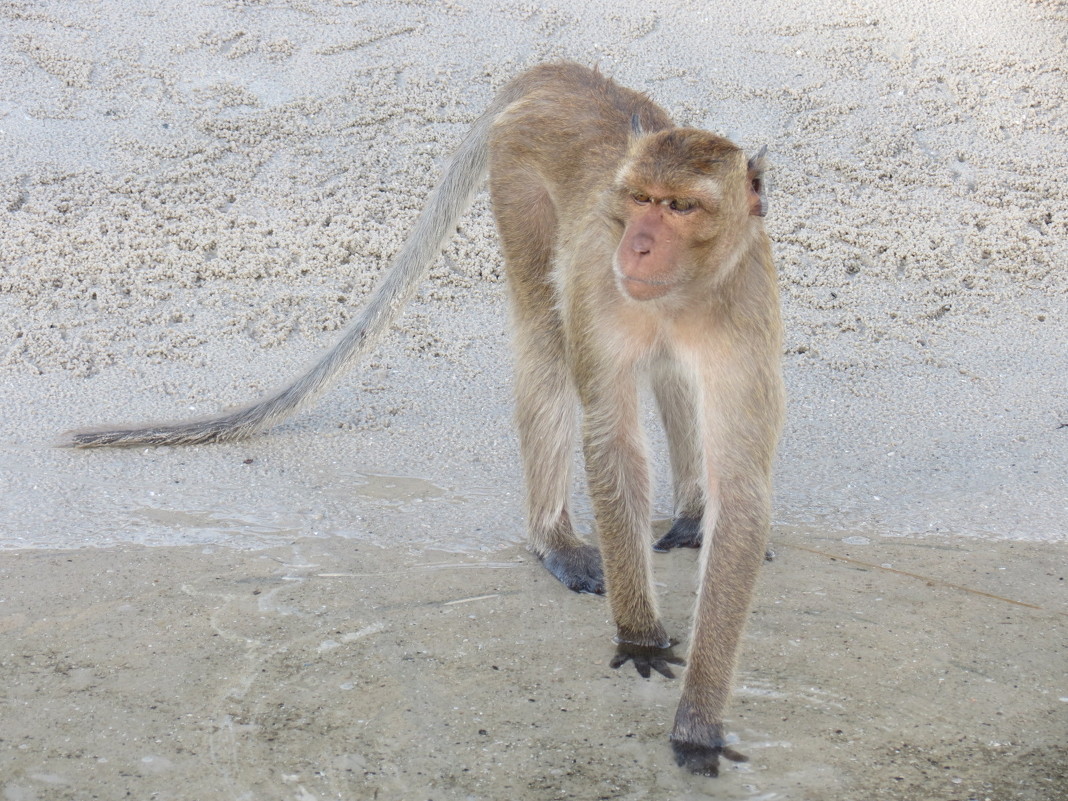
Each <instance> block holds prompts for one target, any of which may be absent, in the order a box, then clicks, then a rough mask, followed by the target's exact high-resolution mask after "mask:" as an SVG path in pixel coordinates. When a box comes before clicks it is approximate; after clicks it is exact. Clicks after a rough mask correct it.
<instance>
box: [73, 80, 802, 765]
mask: <svg viewBox="0 0 1068 801" xmlns="http://www.w3.org/2000/svg"><path fill="white" fill-rule="evenodd" d="M487 162H488V168H489V176H490V182H489V183H490V193H491V196H492V199H493V208H494V214H495V216H496V220H497V225H498V230H499V232H500V240H501V247H502V249H503V251H504V256H505V261H506V263H507V274H508V286H509V292H510V297H511V303H512V309H513V318H514V336H515V350H516V353H517V366H516V421H517V425H518V429H519V437H520V447H521V452H522V457H523V465H524V473H525V479H526V486H527V507H528V515H529V527H530V547H531V549H532V550H533V551H534V553H536V554H537V555H538V556H539V557H540V558H541V559H542V560H543V562H544V563H545V565H546V567H548V568H549V569H550V570H551V571H552V572H553V573H554V575H556V576H557V577H558V578H559V579H560V580H561V581H562V582H564V584H565V585H567V586H568V587H570V588H572V589H575V590H579V591H587V592H603V591H604V590H605V588H606V587H607V593H608V598H609V602H610V604H611V609H612V615H613V618H614V620H615V624H616V643H617V654H616V657H615V658H614V659H613V662H612V664H613V666H619V665H621V664H623V663H624V662H626V661H630V660H633V661H634V663H635V665H636V667H637V668H638V670H639V671H640V672H642V674H643V675H648V674H649V672H650V669H656V670H659V671H660V672H662V673H664V674H665V675H671V670H670V667H669V665H671V664H678V663H680V662H681V660H679V659H678V658H677V657H675V656H674V654H673V652H672V650H671V641H670V640H669V638H668V635H667V632H666V630H665V628H664V626H663V624H662V622H661V620H660V616H659V613H658V611H657V605H656V598H655V593H654V590H653V583H652V569H651V558H650V515H651V508H650V481H649V475H648V465H647V456H646V444H645V438H644V433H643V432H642V430H641V426H640V425H639V419H638V418H639V409H638V397H639V388H640V385H641V382H642V381H645V380H651V381H652V382H653V386H654V391H655V394H656V397H657V402H658V405H659V407H660V412H661V416H662V419H663V420H664V424H665V428H666V430H667V432H668V439H669V445H670V449H671V464H672V469H673V472H674V486H675V512H676V523H675V526H674V527H673V529H672V531H671V532H669V534H668V535H667V536H665V537H664V538H663V539H661V540H660V542H659V543H658V544H657V547H658V549H667V548H671V547H678V546H683V545H687V546H697V545H700V544H701V543H702V542H703V543H704V545H703V553H702V559H701V579H700V590H699V594H698V602H697V608H696V610H695V614H694V626H693V632H692V636H691V640H690V649H689V665H688V667H687V669H686V673H685V677H684V679H683V687H682V699H681V702H680V704H679V708H678V712H677V714H676V718H675V725H674V728H673V730H672V733H671V740H672V744H673V747H674V750H675V755H676V758H677V760H678V761H679V763H680V764H684V765H685V766H686V767H687V768H689V769H690V770H693V771H694V772H698V773H705V774H709V775H715V773H716V770H717V764H718V758H719V756H720V755H723V756H725V757H727V758H730V759H739V758H742V757H741V755H739V754H737V753H735V752H733V751H731V750H730V749H729V748H727V747H726V746H725V744H724V732H723V715H724V710H725V708H726V704H727V700H728V696H729V694H730V687H731V682H732V674H733V669H734V662H735V658H736V654H737V651H738V645H739V641H740V638H741V633H742V629H743V626H744V622H745V617H746V614H747V609H748V605H749V600H750V596H751V594H752V590H753V585H754V583H755V580H756V575H757V572H758V568H759V566H760V563H761V561H762V559H763V556H764V552H765V544H766V540H767V535H768V527H769V515H770V495H771V462H772V458H773V454H774V449H775V445H776V441H777V438H778V433H779V428H780V425H781V417H782V406H783V391H782V380H781V376H780V368H779V353H780V347H781V346H780V338H781V332H780V322H779V305H778V296H777V288H776V282H775V273H774V269H773V266H772V261H771V253H770V247H769V243H768V239H767V236H766V235H765V233H764V228H763V222H762V219H761V217H762V216H763V214H764V210H765V207H764V202H763V193H762V191H761V170H762V164H761V160H760V159H759V157H758V159H756V160H754V161H749V162H747V161H746V159H745V157H744V155H743V154H742V152H741V150H739V149H738V148H737V147H736V146H735V145H733V144H732V143H730V142H729V141H727V140H725V139H723V138H721V137H718V136H715V135H713V134H710V133H707V132H704V131H698V130H693V129H687V128H677V127H675V126H674V125H673V124H672V122H671V120H670V119H669V117H668V116H667V115H666V114H665V113H664V112H663V111H662V110H661V109H660V108H659V107H658V106H656V105H655V104H654V103H652V101H650V100H649V99H648V98H647V97H645V96H644V95H642V94H639V93H637V92H633V91H631V90H629V89H624V88H622V87H620V86H618V85H617V84H615V83H613V82H612V81H611V80H609V79H607V78H605V77H604V76H602V75H600V74H599V73H597V72H596V71H591V70H588V69H586V68H584V67H581V66H578V65H576V64H548V65H543V66H540V67H537V68H535V69H533V70H530V71H529V72H527V73H525V74H524V75H521V76H520V77H518V78H517V79H516V80H515V81H513V82H512V83H511V84H509V85H508V86H507V87H506V88H505V89H504V90H503V91H502V92H501V94H500V95H499V96H498V97H497V98H496V99H495V100H494V102H493V104H492V105H491V107H490V109H489V110H488V111H487V112H486V114H484V115H483V116H482V117H481V118H480V119H479V121H478V122H476V124H475V126H474V128H473V129H472V132H471V133H470V134H469V135H468V136H467V138H466V139H465V140H464V142H463V144H462V145H461V146H460V149H459V150H458V152H457V155H456V156H455V157H454V159H453V161H452V162H451V164H450V166H449V167H448V168H447V169H446V172H445V175H444V178H443V179H442V182H441V184H439V186H438V187H437V188H436V189H435V191H434V194H433V195H432V197H431V199H430V201H429V202H428V204H427V207H426V209H425V210H424V212H423V213H422V214H421V216H420V218H419V220H418V221H417V223H416V227H415V230H414V231H413V233H412V234H411V235H410V236H409V239H408V240H407V242H406V243H405V246H404V248H403V249H402V252H401V253H400V254H399V255H398V258H397V262H396V264H397V266H396V267H395V268H394V269H393V270H392V271H391V273H390V274H389V276H388V277H387V278H386V279H385V282H384V284H383V286H382V287H381V288H380V289H378V290H377V291H376V293H375V294H374V296H373V297H372V299H371V301H370V303H369V305H368V308H367V310H365V311H364V312H363V313H362V314H361V316H360V318H359V319H358V320H357V321H356V322H355V323H354V324H353V326H352V327H351V328H350V329H349V330H348V331H347V332H346V334H345V335H344V336H343V338H342V341H341V342H340V343H339V344H338V345H337V346H336V347H335V348H334V349H333V350H332V351H331V352H330V353H328V354H327V355H326V356H325V357H323V359H322V360H320V362H319V363H317V364H316V365H315V366H313V367H312V368H311V369H310V370H309V371H308V373H306V374H305V375H304V376H302V377H301V378H300V379H298V380H297V381H296V382H294V384H292V385H291V386H289V387H286V388H285V389H283V390H281V391H280V392H279V393H276V394H275V395H273V396H270V397H268V398H265V399H264V400H262V401H259V402H257V403H254V404H252V405H250V406H248V407H245V408H243V409H239V410H237V411H235V412H227V413H223V414H220V415H217V416H215V417H213V418H209V419H207V420H202V421H193V422H179V423H165V424H158V425H151V426H140V427H122V428H119V429H105V430H100V431H82V432H74V433H73V434H71V435H70V438H69V439H68V441H67V444H69V445H73V446H81V447H87V446H96V445H126V444H162V443H169V444H180V443H183V442H203V441H212V440H226V439H235V438H238V437H240V436H244V435H247V434H248V433H251V432H252V431H255V430H258V429H262V428H264V427H267V426H269V425H271V424H272V423H274V422H276V421H277V420H279V419H281V418H282V417H285V416H287V415H288V414H290V413H292V412H293V411H294V410H295V409H297V408H299V407H300V406H302V405H304V404H306V403H307V402H309V400H310V399H312V398H314V397H315V396H316V395H317V394H318V393H320V392H321V391H322V390H323V389H324V388H325V387H326V386H327V385H328V384H329V383H330V381H331V380H332V379H333V378H334V377H335V376H336V375H337V374H339V373H340V372H341V371H342V370H343V369H346V368H347V367H348V366H349V365H351V363H352V362H353V361H354V360H356V359H357V358H358V357H359V356H360V354H362V353H363V352H364V351H365V350H366V348H367V347H368V346H369V345H370V344H371V343H372V342H373V341H374V339H375V338H376V337H377V336H378V335H379V334H380V332H382V331H383V330H384V329H385V327H386V326H387V325H388V323H389V321H390V320H391V319H392V317H393V315H395V314H396V313H397V311H398V310H399V308H400V306H401V305H402V304H403V302H404V301H405V300H406V299H407V297H409V296H410V295H411V293H412V292H413V291H414V287H415V285H416V284H417V283H418V280H419V279H420V278H421V277H422V276H423V275H424V274H425V272H426V269H427V267H428V265H429V262H430V260H431V259H432V258H433V256H434V255H436V253H437V252H438V251H439V250H440V247H441V245H442V243H443V242H444V240H445V239H446V238H447V236H448V234H449V233H450V231H451V230H452V229H453V228H454V227H455V223H456V220H457V219H458V217H459V216H460V214H461V213H462V212H463V210H464V209H465V208H466V206H467V205H468V204H469V202H470V198H471V196H472V195H473V193H474V191H475V189H476V188H477V185H478V182H479V180H480V179H481V176H482V174H483V172H484V170H485V169H486V165H487ZM576 401H577V402H578V403H579V404H581V408H582V425H581V435H582V442H583V451H584V454H585V460H586V472H587V479H588V484H589V490H590V494H591V497H592V500H593V508H594V513H595V519H596V528H597V537H598V539H599V541H600V546H601V554H603V573H602V561H601V557H600V556H599V555H598V552H597V550H596V549H595V548H593V547H592V546H589V545H586V544H585V543H583V542H582V541H581V540H580V539H579V538H578V537H577V536H576V535H575V532H574V530H573V528H572V523H571V516H570V513H569V511H568V490H569V487H570V475H569V470H570V462H571V449H572V446H573V441H574V437H575V435H576V433H577V431H576V430H577V426H576V420H575V414H574V410H575V404H576Z"/></svg>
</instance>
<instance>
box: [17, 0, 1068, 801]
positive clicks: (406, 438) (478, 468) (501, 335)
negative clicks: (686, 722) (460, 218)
mask: <svg viewBox="0 0 1068 801" xmlns="http://www.w3.org/2000/svg"><path fill="white" fill-rule="evenodd" d="M1066 31H1068V16H1066V12H1065V6H1064V4H1063V3H1059V2H1033V3H1016V2H1009V1H1008V0H990V1H985V0H980V2H974V1H972V2H966V3H965V2H962V1H961V0H950V1H948V2H936V3H931V4H927V5H926V6H924V7H923V8H922V9H920V8H912V7H911V5H909V4H900V3H869V4H865V5H860V4H852V5H846V6H842V5H841V4H829V3H824V2H819V3H815V2H812V3H802V4H798V3H779V2H768V3H762V4H760V6H759V7H752V8H751V7H741V6H739V7H727V6H724V7H722V8H719V7H717V8H716V9H715V10H714V11H712V10H710V6H709V5H708V4H707V3H686V2H680V3H674V4H671V5H665V6H663V7H656V8H654V7H651V6H650V5H649V4H647V3H631V2H622V3H620V2H613V3H599V2H595V3H592V4H591V3H587V4H586V5H585V6H583V7H582V9H581V10H578V9H577V8H576V9H572V8H571V6H570V5H568V4H562V3H561V4H553V3H538V4H532V3H531V4H518V5H501V4H494V3H489V2H483V0H471V1H469V2H463V3H448V2H442V3H390V2H344V1H343V0H336V1H334V0H300V2H292V3H289V2H281V3H274V4H265V3H259V2H226V3H201V2H193V3H188V2H187V3H177V2H157V3H144V4H142V3H136V2H121V3H120V2H117V0H109V1H106V2H94V3H88V2H58V0H57V1H53V0H40V2H34V3H29V4H19V3H10V4H7V5H0V499H2V503H0V686H2V687H4V694H3V698H2V700H0V795H2V797H3V798H4V799H5V801H8V799H12V800H14V801H24V800H26V801H29V800H33V799H79V800H80V799H85V798H93V797H97V798H106V799H112V798H119V797H125V796H126V795H127V794H129V796H130V797H135V798H149V797H157V798H176V799H178V798H181V799H187V798H198V799H212V798H219V799H230V798H250V799H251V798H255V799H268V798H296V799H300V800H301V801H308V800H309V799H313V798H314V799H325V798H337V797H340V798H361V799H362V798H376V797H377V798H403V799H408V798H411V799H421V800H422V799H431V798H432V799H438V801H440V799H452V798H456V799H467V798H477V799H501V798H517V799H524V801H525V800H526V799H530V800H531V801H540V800H541V799H555V798H635V799H637V798H651V797H671V798H683V799H685V798H689V797H694V798H697V797H701V798H704V797H708V795H709V794H713V795H714V796H716V797H720V796H722V797H724V798H735V797H737V798H767V799H771V798H776V799H790V800H791V801H793V799H809V798H811V799H821V801H823V800H827V801H837V800H841V801H852V800H853V799H865V800H867V799H884V798H885V799H913V798H924V799H928V798H929V799H946V800H947V801H950V800H952V801H958V800H959V801H967V800H969V799H973V798H974V799H987V798H989V799H991V801H1002V799H1027V800H1029V801H1060V799H1062V798H1064V797H1065V796H1066V795H1068V789H1066V771H1065V767H1064V766H1065V764H1066V763H1068V759H1066V754H1065V743H1066V742H1068V701H1066V700H1065V699H1066V698H1068V683H1066V681H1065V669H1064V667H1065V665H1066V664H1068V659H1066V656H1068V654H1066V653H1065V648H1066V642H1068V638H1066V637H1065V611H1066V610H1065V604H1066V600H1065V599H1066V591H1065V587H1064V576H1065V575H1066V573H1068V570H1066V561H1068V529H1066V527H1065V524H1064V520H1066V519H1068V389H1066V384H1065V375H1066V374H1068V356H1066V351H1065V343H1066V342H1068V270H1065V269H1064V267H1065V265H1066V264H1068V215H1066V213H1065V209H1068V180H1065V179H1066V177H1068V153H1066V150H1065V147H1064V143H1065V142H1066V141H1068V117H1066V115H1065V111H1064V109H1066V108H1068V80H1066V79H1065V78H1066V76H1068V56H1066V55H1065V53H1066V50H1065V44H1066V41H1068V40H1066V36H1068V34H1066ZM558 58H570V59H575V60H578V61H581V62H583V63H587V64H594V63H596V64H599V65H600V67H601V68H602V69H603V70H604V71H605V72H607V73H609V74H611V75H613V76H615V77H617V78H618V79H619V80H620V81H621V82H623V83H625V84H627V85H629V86H634V87H636V88H640V89H643V90H646V91H648V92H649V93H650V94H651V95H652V96H653V97H654V99H656V100H657V101H658V102H660V103H661V104H662V105H663V106H664V107H665V108H666V109H668V110H669V111H670V112H671V113H672V114H674V115H675V117H676V119H677V120H678V121H679V122H680V123H684V124H688V125H696V126H700V127H704V128H709V129H711V130H715V131H717V132H720V133H723V134H726V135H728V136H730V137H732V138H733V139H735V140H736V141H737V142H738V143H739V144H741V145H742V146H743V147H745V148H746V149H748V150H756V149H758V148H759V147H761V146H762V145H765V144H766V145H768V147H769V152H770V156H771V160H772V164H773V171H772V174H771V176H770V191H769V201H770V213H769V216H768V217H767V220H766V222H767V226H768V230H769V233H770V234H771V237H772V239H773V241H774V248H775V258H776V263H777V265H778V268H779V271H780V278H781V280H780V285H781V288H782V297H783V310H784V322H785V326H786V343H785V349H784V350H785V352H784V355H783V358H784V366H785V373H786V380H787V386H788V393H789V413H788V421H787V426H786V431H785V434H784V438H783V442H782V447H781V449H780V455H779V460H778V465H777V468H776V488H777V489H776V499H775V525H774V532H773V539H774V541H775V543H776V547H777V550H778V552H779V557H778V559H777V560H776V561H775V562H773V563H771V564H769V565H767V566H766V568H765V570H764V575H763V578H762V580H761V584H760V587H759V589H758V593H757V597H756V598H755V601H754V606H753V614H752V617H751V625H750V627H749V631H748V634H747V639H746V642H745V646H744V649H743V652H742V656H741V660H742V661H741V665H740V673H739V681H738V690H737V693H736V697H735V701H734V706H733V708H732V711H731V717H730V726H731V729H732V731H734V732H735V733H736V735H737V736H738V737H739V744H738V747H739V748H740V750H742V751H744V752H747V753H749V754H750V756H751V757H752V761H751V762H749V763H748V764H746V765H743V766H740V767H738V768H737V769H732V770H730V771H727V772H725V775H724V776H722V777H721V778H720V779H718V780H716V781H714V782H711V781H709V780H704V779H696V778H692V777H689V776H686V775H684V774H682V773H681V772H680V771H678V770H677V769H676V768H675V767H674V766H673V765H672V764H671V759H670V754H669V750H668V746H667V742H666V732H667V730H668V726H669V724H670V720H671V715H672V713H673V710H674V706H675V704H676V702H677V697H678V696H677V693H678V688H677V684H676V683H672V682H668V681H665V680H661V679H655V680H649V681H643V680H641V679H640V678H638V677H637V676H635V675H627V674H625V673H615V672H613V671H611V670H610V669H609V668H608V667H607V664H606V663H607V659H608V655H609V654H608V652H609V650H610V648H611V646H610V640H609V637H610V633H611V627H610V625H609V622H608V611H607V607H606V605H605V604H604V602H603V601H601V600H598V599H594V598H586V597H578V596H572V595H569V594H568V593H566V592H565V591H564V590H562V589H561V588H560V587H558V586H557V585H556V584H555V583H554V582H553V580H551V579H550V578H549V577H548V576H547V574H545V573H544V571H543V570H542V569H541V567H540V566H539V565H537V564H536V562H535V561H534V560H533V559H532V558H531V557H530V556H529V554H527V553H526V552H525V551H524V550H523V548H522V543H523V539H524V533H523V529H524V521H523V510H522V494H521V493H522V489H521V486H520V477H519V468H518V456H517V452H516V444H515V437H514V433H513V430H512V426H511V410H510V395H511V368H510V354H509V351H508V332H507V310H506V308H505V299H504V291H503V287H502V286H501V283H502V272H501V271H502V264H501V259H500V255H499V252H498V249H497V244H496V236H495V233H494V228H493V223H492V219H491V216H490V213H489V207H488V203H487V201H486V198H485V197H484V196H483V197H482V198H480V199H479V201H478V202H477V203H476V205H475V207H474V208H473V209H472V211H471V213H470V214H469V215H468V216H467V217H466V218H465V220H464V222H463V223H462V225H461V226H460V229H459V231H458V233H457V236H456V238H455V239H454V241H453V242H452V243H451V244H450V245H449V247H448V248H447V249H446V252H445V253H444V255H443V256H442V258H441V259H439V260H438V261H437V262H436V263H435V265H434V267H433V268H432V271H431V275H430V278H429V279H428V281H427V282H426V283H425V285H424V287H423V288H422V290H421V292H420V295H419V297H418V298H417V299H416V300H415V301H414V302H413V304H412V305H411V306H410V308H409V309H408V310H407V311H406V313H405V314H404V315H403V316H402V317H401V318H400V320H399V321H398V322H397V324H396V325H395V326H394V329H393V331H392V332H391V333H390V335H389V336H388V337H387V338H386V339H385V340H384V341H383V342H382V343H381V344H380V346H379V347H378V348H377V349H376V350H375V352H374V353H373V354H371V356H370V357H369V358H368V359H367V362H366V364H365V365H363V366H362V367H361V368H360V369H358V370H356V371H354V373H353V374H352V375H351V376H350V377H348V378H347V379H345V380H344V381H342V382H341V384H339V386H338V388H337V390H336V391H333V392H331V393H329V394H328V395H327V396H326V397H324V398H323V399H322V400H321V401H320V402H319V403H318V404H316V406H315V407H314V408H312V409H310V410H309V411H307V412H306V413H304V414H302V415H300V416H298V417H296V418H294V419H293V420H291V421H289V422H287V423H285V424H284V425H282V426H280V427H279V428H278V429H276V430H274V431H272V432H270V433H269V434H267V435H265V436H261V437H258V438H256V439H254V440H250V441H249V442H247V443H241V444H237V445H230V446H218V447H202V448H189V449H166V448H164V449H156V450H149V451H116V452H106V451H105V452H98V453H71V452H68V451H63V450H57V449H55V448H52V447H51V443H52V442H53V441H54V438H55V436H56V435H57V434H58V432H60V431H62V430H64V429H67V428H71V427H75V426H83V425H91V424H97V423H104V422H110V421H115V422H120V421H130V420H143V419H158V418H169V417H181V416H189V415H195V414H202V413H209V412H212V411H215V410H217V409H219V408H220V407H223V406H227V405H232V404H236V403H241V402H244V401H247V400H249V399H250V398H252V397H254V396H256V395H258V394H260V393H262V392H265V391H267V390H269V389H270V388H272V387H274V386H277V385H279V384H280V383H283V382H284V381H286V380H287V379H289V378H291V377H292V376H293V375H295V374H296V372H297V371H298V370H299V369H300V368H301V367H302V366H304V365H305V364H307V363H308V362H309V361H310V360H311V359H313V358H314V357H315V356H316V355H317V354H318V353H320V352H321V351H322V350H323V349H324V348H326V347H328V346H329V345H330V344H331V343H332V342H333V340H334V338H335V337H336V336H337V334H338V331H339V330H340V329H341V328H342V327H343V326H344V325H345V324H346V323H347V321H349V320H350V319H352V317H353V316H354V314H355V311H356V309H357V308H359V306H360V304H361V303H362V302H363V298H364V297H365V296H366V294H367V292H369V291H370V289H371V288H372V287H373V286H374V284H375V281H376V280H377V279H378V277H379V276H380V274H381V272H382V271H383V270H384V269H385V268H386V267H387V266H388V264H389V260H390V258H391V257H392V254H393V253H395V252H396V250H397V248H398V247H399V245H400V243H401V241H402V238H403V235H404V232H405V231H406V229H407V226H408V225H409V224H410V222H411V220H412V219H413V217H414V215H415V214H416V213H417V211H418V209H419V208H420V207H421V205H422V203H423V201H424V199H425V197H426V195H427V193H428V191H429V190H430V188H431V186H432V184H433V182H434V180H435V177H436V175H437V171H438V169H439V167H440V166H441V164H442V162H443V160H444V159H445V158H446V157H447V155H448V154H449V152H450V151H451V150H452V148H453V147H454V146H455V145H456V143H457V142H458V141H459V139H460V137H461V136H462V135H463V133H464V132H465V130H466V129H467V127H468V126H469V125H470V123H471V122H472V120H474V119H475V117H476V116H477V115H478V114H479V113H480V112H481V110H482V109H483V108H484V107H485V105H486V103H487V102H488V101H489V99H490V97H491V96H492V94H493V92H494V91H495V90H496V89H497V88H499V87H500V86H501V85H502V84H503V83H505V82H506V81H507V80H509V79H510V78H511V77H513V76H514V75H515V74H516V73H518V72H519V71H521V70H522V69H524V68H526V67H529V66H531V65H533V64H535V63H538V62H540V61H544V60H547V59H558ZM648 422H649V424H650V430H651V433H652V446H653V462H654V468H655V472H656V484H655V500H654V508H655V514H656V516H657V517H658V518H663V517H666V516H667V515H668V514H669V513H670V488H669V485H668V479H667V469H666V461H667V460H666V457H665V454H664V449H663V443H662V441H661V439H660V435H659V433H658V432H657V429H656V426H655V420H654V416H653V415H652V414H651V413H650V414H649V415H648ZM576 466H577V454H576ZM576 475H578V472H576ZM575 499H576V501H575V510H576V515H577V518H578V519H579V520H580V521H581V523H582V526H583V529H584V531H586V532H587V533H588V532H589V530H590V520H589V508H588V503H587V502H586V501H585V499H584V497H583V495H582V482H581V480H580V479H579V478H576V482H575ZM692 559H693V554H671V555H668V556H666V557H658V558H657V562H656V564H657V569H658V578H659V580H660V581H661V582H663V584H664V585H666V586H665V587H664V588H663V592H662V595H663V600H664V611H665V618H666V620H667V622H668V624H669V626H670V628H671V631H672V632H673V633H674V634H675V635H677V636H683V635H684V634H685V632H686V631H687V628H688V626H687V617H688V615H689V608H690V604H691V601H692V584H693V577H692V570H691V569H690V567H691V563H692Z"/></svg>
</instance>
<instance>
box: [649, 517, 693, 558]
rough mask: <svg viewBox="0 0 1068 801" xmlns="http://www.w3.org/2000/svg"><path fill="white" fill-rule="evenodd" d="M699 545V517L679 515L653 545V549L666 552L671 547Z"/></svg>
mask: <svg viewBox="0 0 1068 801" xmlns="http://www.w3.org/2000/svg"><path fill="white" fill-rule="evenodd" d="M700 547H701V518H699V517H679V518H676V519H675V522H674V523H673V524H672V526H671V529H670V530H669V531H668V533H667V534H665V535H664V536H663V537H661V538H660V539H658V540H657V541H656V544H654V545H653V550H654V551H659V552H660V553H667V552H668V551H670V550H671V549H672V548H700Z"/></svg>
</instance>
